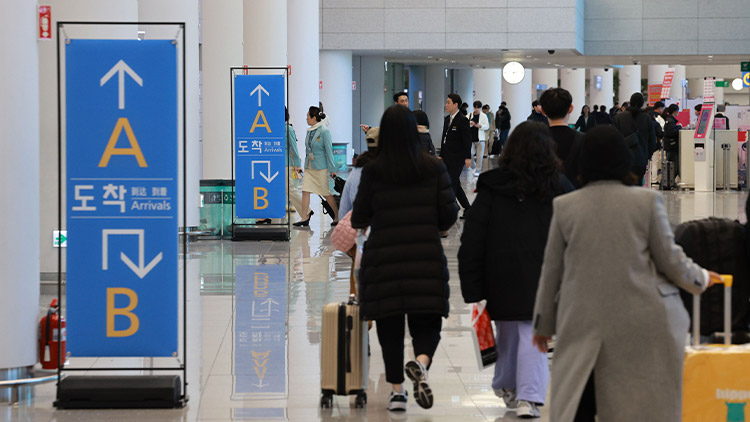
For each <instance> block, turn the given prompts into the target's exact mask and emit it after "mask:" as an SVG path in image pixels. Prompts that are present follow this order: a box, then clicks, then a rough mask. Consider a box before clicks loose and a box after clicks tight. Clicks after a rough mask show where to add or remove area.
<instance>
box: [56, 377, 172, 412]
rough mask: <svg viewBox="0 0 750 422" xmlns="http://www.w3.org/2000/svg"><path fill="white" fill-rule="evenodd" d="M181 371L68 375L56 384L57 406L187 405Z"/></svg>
mask: <svg viewBox="0 0 750 422" xmlns="http://www.w3.org/2000/svg"><path fill="white" fill-rule="evenodd" d="M181 387H182V381H181V380H180V376H179V375H134V376H96V375H93V376H89V375H85V376H69V377H65V378H64V379H63V380H62V381H60V384H59V385H58V387H57V400H56V401H55V404H54V405H55V407H56V408H58V409H175V408H182V407H184V406H185V402H186V400H183V398H182V388H181Z"/></svg>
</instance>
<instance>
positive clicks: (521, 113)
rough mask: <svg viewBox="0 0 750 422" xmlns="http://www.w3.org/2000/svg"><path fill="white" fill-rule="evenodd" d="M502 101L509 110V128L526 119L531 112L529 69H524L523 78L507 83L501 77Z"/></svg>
mask: <svg viewBox="0 0 750 422" xmlns="http://www.w3.org/2000/svg"><path fill="white" fill-rule="evenodd" d="M503 101H505V102H506V103H507V107H508V111H510V128H511V130H513V128H515V127H516V126H518V124H519V123H523V122H524V121H526V118H527V117H529V114H531V69H526V70H525V74H524V77H523V80H521V82H519V83H517V84H509V83H508V82H506V81H505V79H503Z"/></svg>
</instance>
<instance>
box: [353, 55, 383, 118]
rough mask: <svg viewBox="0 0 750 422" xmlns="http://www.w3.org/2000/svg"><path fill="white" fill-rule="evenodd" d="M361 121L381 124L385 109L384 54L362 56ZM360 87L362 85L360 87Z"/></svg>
mask: <svg viewBox="0 0 750 422" xmlns="http://www.w3.org/2000/svg"><path fill="white" fill-rule="evenodd" d="M360 73H361V78H362V80H361V85H362V86H361V92H360V94H361V107H360V112H361V116H362V118H361V123H363V124H367V125H370V126H380V119H381V118H382V117H383V111H385V107H384V106H385V97H384V95H383V88H385V79H384V78H385V75H384V74H385V58H384V57H383V56H362V65H361V70H360ZM358 88H360V87H358Z"/></svg>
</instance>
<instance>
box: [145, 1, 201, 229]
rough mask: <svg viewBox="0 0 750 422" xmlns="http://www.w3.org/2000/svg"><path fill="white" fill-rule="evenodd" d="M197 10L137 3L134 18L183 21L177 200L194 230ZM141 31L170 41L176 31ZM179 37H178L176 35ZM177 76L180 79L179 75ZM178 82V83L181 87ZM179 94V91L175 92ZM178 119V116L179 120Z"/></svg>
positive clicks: (193, 4) (190, 4)
mask: <svg viewBox="0 0 750 422" xmlns="http://www.w3.org/2000/svg"><path fill="white" fill-rule="evenodd" d="M199 13H200V7H199V5H198V0H141V1H140V2H139V3H138V19H139V20H140V21H142V22H185V93H184V95H185V111H186V113H185V116H186V119H185V120H186V125H185V129H186V131H185V135H186V136H185V138H186V140H187V151H185V152H184V153H185V154H186V155H185V158H186V169H183V167H182V161H181V160H180V165H179V176H178V180H179V186H178V189H179V197H180V203H182V201H183V200H184V201H186V204H187V208H186V209H187V226H188V227H197V226H198V224H199V220H200V208H199V206H200V197H199V189H200V179H201V168H200V157H199V154H200V139H199V138H200V133H199V131H200V110H199V107H200V104H199V101H200V100H199V95H200V93H199V90H200V75H199V73H198V71H199V68H200V65H199V64H198V30H199V27H198V15H199ZM141 30H145V31H146V35H145V37H146V39H151V38H157V37H158V38H163V39H169V38H174V37H175V34H177V32H176V31H175V29H174V28H166V27H165V28H158V27H154V26H148V25H145V26H143V27H142V28H141ZM180 35H181V34H180ZM178 59H182V51H180V52H179V53H178ZM178 75H179V74H178ZM178 77H180V78H181V77H182V76H181V75H179V76H178ZM181 82H182V81H180V84H181ZM178 91H181V90H178ZM182 99H183V98H182V96H178V101H179V102H178V104H179V107H180V108H181V107H182ZM179 118H180V119H182V116H180V117H179ZM178 134H179V138H178V139H179V140H180V142H179V153H180V157H182V154H183V151H182V135H183V133H182V127H180V128H179V129H178ZM185 170H187V171H186V172H185V173H184V174H186V176H187V177H186V178H185V180H186V181H187V184H186V187H187V189H186V192H187V196H186V197H184V198H183V197H182V192H183V189H182V180H183V177H182V175H183V171H185ZM182 218H183V217H182V207H180V210H179V220H178V221H179V223H178V224H179V225H180V226H182V225H183V220H182Z"/></svg>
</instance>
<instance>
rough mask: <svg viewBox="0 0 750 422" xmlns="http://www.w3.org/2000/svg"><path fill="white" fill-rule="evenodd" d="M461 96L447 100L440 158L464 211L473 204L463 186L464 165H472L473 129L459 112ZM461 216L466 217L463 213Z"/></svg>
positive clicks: (452, 96)
mask: <svg viewBox="0 0 750 422" xmlns="http://www.w3.org/2000/svg"><path fill="white" fill-rule="evenodd" d="M460 106H461V96H459V95H458V94H449V95H448V98H447V99H446V100H445V111H446V112H447V113H448V116H445V122H443V136H442V138H441V139H442V140H441V142H440V159H441V160H443V163H445V167H446V168H447V169H448V174H449V175H450V176H451V182H452V183H453V191H454V192H455V193H456V198H457V199H458V202H459V203H460V204H461V207H463V209H464V212H466V210H467V209H468V208H469V207H470V206H471V204H470V203H469V200H468V199H467V198H466V193H465V192H464V190H463V188H461V181H460V180H459V179H460V177H461V171H463V169H464V167H466V168H469V167H471V131H470V130H469V120H468V119H467V118H466V116H464V115H463V114H461V113H460V112H459V107H460ZM461 218H464V217H463V215H462V216H461Z"/></svg>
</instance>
